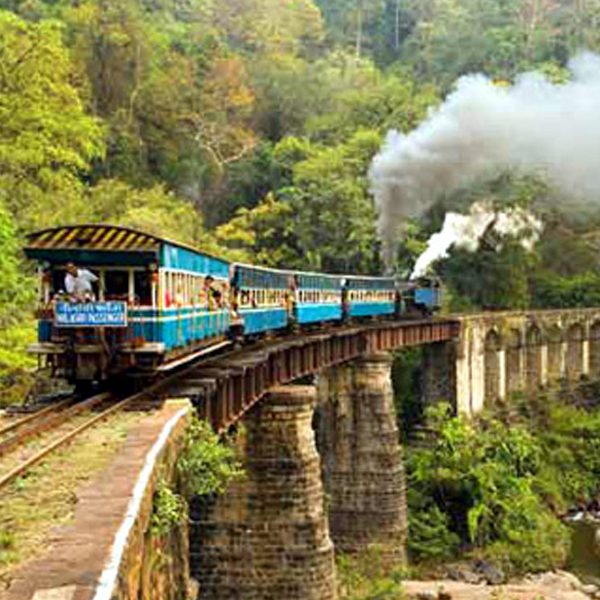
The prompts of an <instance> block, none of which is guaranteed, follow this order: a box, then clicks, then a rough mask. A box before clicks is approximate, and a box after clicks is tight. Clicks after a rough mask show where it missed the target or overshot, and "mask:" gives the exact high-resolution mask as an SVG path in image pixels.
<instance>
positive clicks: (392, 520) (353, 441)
mask: <svg viewBox="0 0 600 600" xmlns="http://www.w3.org/2000/svg"><path fill="white" fill-rule="evenodd" d="M391 363H392V359H391V357H390V356H389V355H387V354H377V355H373V356H368V357H365V358H362V359H359V360H357V361H355V362H353V363H351V364H348V365H342V366H340V367H336V368H332V369H329V370H327V371H325V372H324V373H322V374H321V375H319V381H318V390H319V406H318V410H317V422H316V427H317V446H318V448H319V452H320V454H321V460H322V463H323V480H324V483H325V490H326V492H327V494H328V501H329V527H330V529H331V537H332V538H333V541H334V544H335V548H336V552H342V553H357V552H360V551H361V550H364V549H366V548H368V547H369V546H372V545H373V544H376V545H377V546H378V548H379V551H380V552H381V553H382V558H383V559H384V560H385V561H386V562H389V563H390V564H391V563H402V562H404V561H405V559H406V556H405V543H406V535H407V516H406V490H405V479H404V466H403V462H402V452H401V447H400V445H399V440H398V428H397V424H396V412H395V409H394V395H393V390H392V383H391Z"/></svg>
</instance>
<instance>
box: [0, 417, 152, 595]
mask: <svg viewBox="0 0 600 600" xmlns="http://www.w3.org/2000/svg"><path fill="white" fill-rule="evenodd" d="M139 420H140V415H139V413H134V412H131V413H121V414H118V415H113V416H111V417H109V418H108V419H107V420H106V421H104V422H102V423H101V424H100V425H98V426H97V427H94V428H92V429H91V430H89V431H87V432H85V433H83V434H82V435H81V437H79V438H77V439H76V441H75V442H74V443H73V444H71V445H69V446H67V447H66V448H64V449H62V450H61V451H59V452H57V453H56V454H53V455H51V456H50V457H49V458H48V459H47V460H46V461H45V462H44V463H42V464H40V465H38V466H37V467H35V468H34V469H32V470H31V471H30V472H29V473H28V474H27V475H26V476H24V477H22V478H20V479H17V480H15V481H14V482H13V483H12V484H11V485H9V486H8V487H7V488H5V489H3V490H0V506H1V507H2V510H1V511H0V588H1V587H3V585H5V584H7V583H8V582H9V580H10V573H11V571H13V570H14V568H15V567H16V566H18V565H19V564H20V563H22V562H23V561H25V560H30V559H31V558H34V557H35V556H36V555H38V554H39V553H40V552H42V551H43V550H44V549H45V547H46V540H47V539H48V537H49V534H50V533H51V530H52V528H54V527H55V526H57V525H63V524H66V523H68V522H70V521H71V520H72V518H73V514H74V508H75V505H76V503H77V490H78V488H79V487H80V486H81V485H82V484H85V483H86V482H87V481H89V480H90V479H91V478H92V477H93V476H94V475H95V474H96V473H98V472H99V471H101V470H102V469H103V468H105V467H106V466H107V465H108V463H109V462H110V461H111V459H112V458H113V457H114V456H115V454H116V453H117V451H118V449H119V448H120V446H121V444H122V443H123V441H124V440H125V438H126V436H127V432H128V430H129V428H130V427H131V425H132V424H134V422H137V421H139Z"/></svg>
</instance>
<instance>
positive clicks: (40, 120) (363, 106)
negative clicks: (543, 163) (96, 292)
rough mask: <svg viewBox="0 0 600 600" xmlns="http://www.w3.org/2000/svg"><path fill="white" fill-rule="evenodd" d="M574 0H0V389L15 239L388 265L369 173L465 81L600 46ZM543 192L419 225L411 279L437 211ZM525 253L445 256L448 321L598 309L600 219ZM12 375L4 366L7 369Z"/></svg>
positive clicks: (514, 183)
mask: <svg viewBox="0 0 600 600" xmlns="http://www.w3.org/2000/svg"><path fill="white" fill-rule="evenodd" d="M599 22H600V7H599V6H598V4H597V3H596V2H592V1H589V2H581V1H575V0H556V1H543V2H539V1H538V0H503V1H501V2H499V1H498V0H443V1H442V0H369V2H366V1H365V0H227V1H226V2H223V1H221V2H217V0H78V1H77V2H75V1H70V0H23V1H19V0H1V1H0V272H1V274H2V286H0V326H1V327H2V330H3V336H2V338H1V339H0V377H2V378H3V385H4V387H5V388H6V387H7V386H8V387H10V386H17V387H16V389H18V385H19V374H18V373H19V371H18V369H20V368H24V367H27V365H28V362H27V359H25V358H24V355H23V353H22V348H23V346H24V344H25V343H26V341H27V340H28V339H30V338H31V336H32V335H33V328H32V325H31V322H30V321H27V322H26V321H25V320H24V318H23V316H24V315H29V314H30V313H31V306H32V302H33V290H34V285H33V282H32V279H31V267H30V266H29V265H26V264H25V263H24V262H23V261H22V258H21V256H20V253H19V247H20V245H21V243H22V240H23V236H24V234H26V233H27V232H29V231H31V230H34V229H36V228H40V227H46V226H52V225H58V224H64V223H67V222H77V221H87V222H98V221H110V222H116V223H120V224H123V225H129V226H134V227H140V228H142V229H145V230H148V231H150V232H154V233H158V234H164V235H167V236H171V237H174V238H177V239H179V240H181V241H184V242H189V243H193V244H196V245H197V246H199V247H200V248H204V249H207V250H211V251H213V252H218V253H222V254H223V255H225V256H228V257H230V258H239V259H243V260H247V261H257V262H261V263H264V264H270V265H277V266H288V267H297V266H302V267H309V268H314V269H324V270H332V271H350V270H356V271H362V272H378V271H380V269H381V264H380V259H379V242H378V240H377V236H376V226H375V210H374V206H373V201H372V198H371V196H370V194H369V184H368V180H367V176H366V175H367V171H368V167H369V164H370V162H371V159H372V157H373V156H374V154H375V153H376V152H377V151H378V149H379V148H380V146H381V144H382V141H383V138H384V135H385V133H386V132H387V130H388V129H390V128H396V129H400V130H402V131H405V132H407V131H410V130H411V129H413V128H415V127H416V126H417V125H418V124H419V123H420V122H421V121H422V120H423V119H424V118H425V117H426V115H427V112H428V109H429V108H430V107H433V106H436V105H437V104H439V102H440V101H441V99H442V98H444V96H445V95H446V94H447V93H448V92H449V91H450V90H451V89H452V85H453V82H454V81H455V80H456V78H457V77H459V76H460V75H462V74H465V73H469V72H479V71H481V72H485V73H487V74H488V75H490V76H491V77H493V78H494V79H497V80H498V81H500V82H510V81H512V80H514V78H515V77H516V76H517V74H518V73H520V72H522V71H524V70H527V69H531V68H540V69H542V70H543V71H544V72H546V73H549V74H550V75H551V76H552V77H556V78H560V77H561V76H564V66H565V64H566V62H567V60H568V58H569V57H570V56H571V55H572V54H573V53H574V52H575V51H576V50H577V49H579V48H581V47H585V48H588V49H591V50H594V49H598V48H599V46H600V28H599V27H598V24H599ZM552 193H555V192H554V191H553V190H551V189H550V188H549V187H548V185H547V184H546V183H545V182H543V181H540V180H538V179H536V178H531V177H528V178H525V177H517V176H515V175H512V174H505V175H502V176H501V177H499V178H497V179H496V180H495V181H493V182H488V183H486V184H485V185H479V186H477V187H476V188H474V189H472V190H471V192H470V194H469V195H468V198H467V199H465V197H461V198H454V199H452V198H449V199H448V198H447V199H446V200H445V204H444V206H436V207H434V209H432V210H431V211H429V212H428V213H427V214H426V215H425V216H424V217H423V218H421V219H419V220H417V221H415V222H414V223H411V224H410V225H409V227H408V237H407V239H406V240H405V242H404V243H403V245H402V248H401V251H400V253H399V258H398V260H399V262H400V267H401V268H407V267H408V266H409V265H410V264H411V263H412V261H413V260H414V257H415V256H416V255H417V254H418V253H419V252H420V251H421V250H422V249H423V242H424V240H426V239H427V237H428V236H429V234H430V233H431V232H432V231H434V230H435V229H437V228H438V227H439V225H440V223H441V218H442V214H443V210H442V209H444V208H457V207H461V206H464V204H465V202H466V201H467V200H468V201H469V202H470V201H473V200H476V199H479V198H483V197H485V198H489V199H492V200H494V201H496V202H499V203H506V204H511V203H512V204H514V203H519V204H525V205H527V204H529V203H531V202H533V201H534V200H536V198H539V197H540V196H543V195H546V194H552ZM544 218H545V221H546V229H545V233H544V235H543V238H542V240H541V243H540V244H539V245H538V247H537V249H536V251H535V252H534V253H532V254H525V253H524V251H523V250H522V249H521V248H520V247H512V246H511V245H505V247H504V248H503V249H502V251H500V252H498V253H496V252H494V251H493V250H490V249H485V248H484V249H482V250H480V251H479V252H477V253H474V254H468V253H465V252H455V253H453V255H452V257H451V258H450V259H448V260H446V261H444V263H442V264H441V265H440V266H439V270H440V273H441V274H442V275H443V276H444V278H445V281H446V283H447V285H448V287H449V289H450V291H451V294H452V306H453V307H454V308H461V309H463V308H477V307H481V306H484V307H522V306H527V305H529V304H535V305H536V306H577V305H582V304H598V297H599V296H600V279H599V275H598V259H597V254H598V253H597V248H598V242H597V237H598V236H597V228H598V224H600V215H596V214H591V215H586V216H585V218H581V217H580V216H579V215H575V214H550V213H549V214H546V215H545V216H544ZM15 366H16V367H17V371H16V372H15V369H14V367H15Z"/></svg>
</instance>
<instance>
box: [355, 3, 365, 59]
mask: <svg viewBox="0 0 600 600" xmlns="http://www.w3.org/2000/svg"><path fill="white" fill-rule="evenodd" d="M363 11H364V0H357V6H356V58H360V57H361V55H362V37H363Z"/></svg>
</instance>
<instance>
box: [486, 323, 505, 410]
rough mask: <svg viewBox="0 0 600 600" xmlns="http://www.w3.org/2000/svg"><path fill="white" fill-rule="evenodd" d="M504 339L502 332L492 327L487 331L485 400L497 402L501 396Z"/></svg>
mask: <svg viewBox="0 0 600 600" xmlns="http://www.w3.org/2000/svg"><path fill="white" fill-rule="evenodd" d="M501 348H502V339H501V337H500V334H499V333H498V332H497V331H496V330H495V329H491V330H490V331H488V332H487V334H486V336H485V342H484V377H485V379H484V381H485V402H486V403H490V402H496V400H498V398H500V376H501V373H500V349H501Z"/></svg>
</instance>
